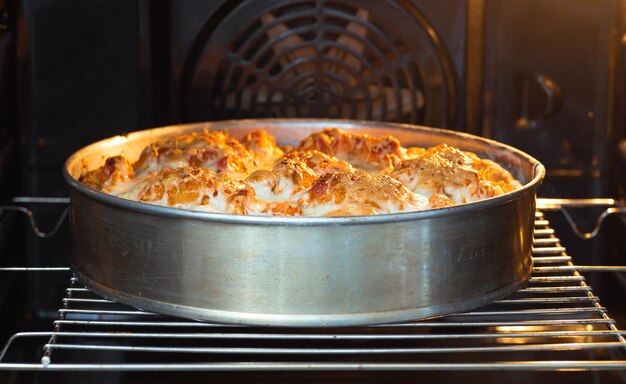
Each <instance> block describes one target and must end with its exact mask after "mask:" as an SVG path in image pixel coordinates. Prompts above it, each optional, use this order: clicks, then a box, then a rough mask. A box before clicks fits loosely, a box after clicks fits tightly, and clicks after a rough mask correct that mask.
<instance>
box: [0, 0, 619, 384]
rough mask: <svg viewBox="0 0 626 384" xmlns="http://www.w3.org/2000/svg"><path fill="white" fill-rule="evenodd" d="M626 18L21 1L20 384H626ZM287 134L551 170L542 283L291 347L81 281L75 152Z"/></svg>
mask: <svg viewBox="0 0 626 384" xmlns="http://www.w3.org/2000/svg"><path fill="white" fill-rule="evenodd" d="M625 10H626V8H625V4H624V2H623V1H618V0H601V1H590V0H570V1H569V2H568V6H567V7H564V6H563V4H562V2H561V1H559V0H530V1H529V0H525V1H522V0H446V1H441V2H431V1H422V0H411V1H409V0H384V1H380V0H378V1H374V0H370V1H349V0H297V1H273V2H264V1H258V0H247V1H229V0H222V1H203V0H202V1H201V0H186V1H184V2H175V1H171V0H166V1H162V2H158V3H157V2H148V1H143V0H134V1H126V2H111V1H105V0H96V1H92V2H89V4H87V3H84V4H83V3H82V2H71V1H65V0H47V1H28V0H0V197H1V198H2V201H0V204H2V207H1V208H0V346H2V347H4V349H3V350H1V351H0V381H3V382H15V383H18V382H38V381H40V380H52V379H54V380H59V381H60V380H63V381H66V382H72V381H79V380H80V381H85V380H90V381H98V380H100V381H102V382H147V381H156V382H169V381H174V380H176V381H179V380H181V379H184V380H188V381H193V380H205V379H207V378H210V379H212V380H215V381H224V382H229V381H239V380H268V381H269V380H272V381H293V380H296V379H297V380H305V381H314V380H315V381H319V380H333V381H346V382H350V381H382V380H396V381H409V380H410V381H412V382H415V381H424V382H431V381H433V380H440V381H444V382H459V381H464V382H465V381H473V382H484V383H489V382H496V381H502V380H508V381H511V382H527V381H528V380H532V379H537V380H543V381H546V382H547V381H550V382H586V383H588V382H626V375H625V370H626V341H625V340H624V338H625V337H626V332H625V331H620V330H623V329H626V304H624V302H625V300H624V299H625V298H626V273H624V270H625V268H624V267H620V266H624V265H626V240H625V239H624V236H623V234H624V233H626V232H625V230H626V227H625V224H626V222H625V221H624V219H625V216H624V215H623V212H624V208H623V201H624V200H623V199H624V188H625V187H626V176H625V175H624V171H623V169H624V165H626V144H624V143H626V141H624V138H625V134H624V113H625V111H626V109H625V107H624V101H625V100H624V90H625V86H626V82H625V79H624V66H625V65H626V61H625V56H624V52H626V51H624V49H625V45H624V41H626V40H625V39H626V38H624V36H626V34H625V32H626V28H625V25H626V24H625V21H626V20H624V17H625V15H626V14H625V13H624V11H625ZM275 116H276V117H334V118H356V119H368V120H385V121H398V122H406V123H413V124H421V125H428V126H436V127H444V128H449V129H454V130H459V131H465V132H469V133H474V134H479V135H483V136H486V137H491V138H494V139H496V140H499V141H502V142H505V143H508V144H511V145H513V146H515V147H518V148H520V149H522V150H524V151H526V152H528V153H530V154H531V155H532V156H534V157H536V158H537V159H539V160H540V161H542V162H543V163H544V164H545V166H546V168H547V178H546V181H545V182H544V185H543V186H542V187H541V189H540V196H539V197H540V198H542V200H540V204H539V206H540V208H541V209H542V211H541V212H539V213H538V214H537V216H536V232H535V245H534V254H533V256H534V258H535V267H536V268H535V272H534V274H533V277H532V280H531V282H530V284H529V286H528V287H527V288H525V289H523V290H522V291H520V292H519V293H517V294H516V295H514V296H512V297H510V298H507V299H505V300H502V301H500V302H497V303H494V304H492V305H490V306H487V307H485V308H480V309H478V310H476V311H471V312H469V313H464V314H458V315H454V316H447V317H444V318H440V319H433V320H428V321H422V322H409V323H404V324H397V325H386V326H379V327H355V328H335V329H292V328H262V327H232V326H225V325H218V324H205V323H197V322H190V321H185V320H181V319H174V318H168V317H163V316H157V315H152V314H147V313H144V312H140V311H137V310H134V309H132V308H128V307H124V306H122V305H119V304H116V303H112V302H110V301H108V300H106V299H104V298H102V297H98V296H96V295H94V294H93V293H91V292H89V291H87V290H85V289H84V288H83V287H81V286H80V284H78V283H77V282H76V281H74V280H73V278H72V274H71V271H69V269H68V267H67V265H68V254H69V241H68V223H67V218H66V212H67V206H68V199H67V196H68V194H69V189H68V187H67V186H66V184H65V182H64V181H63V179H62V176H61V167H62V164H63V162H64V160H65V159H66V158H67V156H69V154H70V153H71V152H73V151H74V150H76V149H78V148H80V147H82V146H84V145H86V144H89V143H91V142H93V141H96V140H99V139H103V138H106V137H110V136H113V135H115V134H121V133H124V132H130V131H135V130H139V129H144V128H149V127H153V126H161V125H168V124H176V123H183V122H193V121H205V120H218V119H229V118H247V117H251V118H252V117H275ZM607 212H609V213H610V214H606V213H607ZM600 218H602V219H603V220H602V223H601V226H600V227H599V230H598V233H597V235H595V236H593V237H592V238H590V239H583V237H585V233H589V232H592V231H593V229H594V227H596V225H597V223H599V221H598V220H600ZM577 232H578V233H577ZM587 237H589V236H587Z"/></svg>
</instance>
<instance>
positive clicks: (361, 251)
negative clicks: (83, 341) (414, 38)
mask: <svg viewBox="0 0 626 384" xmlns="http://www.w3.org/2000/svg"><path fill="white" fill-rule="evenodd" d="M326 127H338V128H341V129H344V130H348V131H351V132H362V133H363V132H365V133H370V134H373V135H393V136H395V137H397V138H398V139H400V141H401V142H402V143H403V145H405V146H413V145H420V146H426V147H428V146H433V145H437V144H440V143H447V144H450V145H453V146H457V147H459V148H461V149H464V150H468V151H472V152H475V153H477V154H478V155H479V156H481V157H486V158H490V159H493V160H495V161H497V162H499V163H500V164H501V165H503V166H504V167H505V168H507V169H508V170H509V171H511V172H512V173H513V174H514V175H515V176H516V177H518V179H520V180H521V181H522V182H523V184H524V186H523V187H522V188H521V189H518V190H516V191H513V192H510V193H507V194H505V195H502V196H498V197H495V198H491V199H487V200H483V201H479V202H475V203H470V204H465V205H460V206H454V207H449V208H443V209H434V210H427V211H419V212H408V213H398V214H389V215H375V216H352V217H264V216H245V215H231V214H217V213H207V212H198V211H189V210H182V209H176V208H170V207H161V206H156V205H150V204H145V203H140V202H135V201H130V200H125V199H121V198H118V197H115V196H111V195H107V194H104V193H102V192H99V191H96V190H93V189H91V188H88V187H86V186H85V185H83V184H81V183H80V182H78V180H77V179H78V177H79V176H80V174H81V172H84V171H85V170H91V169H94V168H96V167H98V166H100V165H102V164H103V162H104V160H105V159H106V158H107V157H109V156H113V155H118V154H120V153H122V154H124V155H125V156H127V157H128V158H129V159H131V160H135V159H136V158H137V157H138V156H139V153H140V151H141V150H142V149H143V147H145V146H146V145H147V144H149V143H151V142H154V141H158V140H161V139H163V138H165V137H168V136H170V135H176V134H181V133H184V132H190V131H199V130H203V129H210V130H227V131H229V132H230V133H231V134H232V135H233V136H235V137H239V136H243V135H244V134H245V133H247V132H249V131H250V130H253V129H257V128H263V129H265V130H267V131H268V132H270V133H271V134H272V135H274V136H275V137H277V139H278V141H279V143H280V144H291V145H293V144H297V143H298V141H299V140H300V139H302V138H304V137H305V136H307V135H309V134H311V133H312V132H315V131H319V130H321V129H323V128H326ZM544 173H545V170H544V168H543V166H542V165H541V164H540V163H539V162H538V161H537V160H535V159H533V158H532V157H530V156H528V155H526V154H524V153H523V152H521V151H519V150H516V149H514V148H511V147H509V146H506V145H503V144H500V143H497V142H494V141H491V140H487V139H483V138H479V137H476V136H472V135H468V134H462V133H457V132H450V131H445V130H439V129H432V128H425V127H419V126H412V125H402V124H391V123H381V122H365V121H351V120H324V119H260V120H233V121H221V122H212V123H197V124H187V125H179V126H170V127H164V128H156V129H151V130H146V131H141V132H134V133H131V134H128V135H125V136H117V137H113V138H110V139H107V140H103V141H100V142H97V143H94V144H92V145H89V146H87V147H85V148H83V149H81V150H79V151H77V152H76V153H74V154H73V155H72V156H71V157H70V158H69V159H68V160H67V162H66V164H65V168H64V175H65V178H66V179H67V181H68V183H69V184H70V186H71V188H72V194H71V240H72V254H71V267H72V270H73V271H74V273H75V275H76V276H77V277H78V278H79V280H80V281H81V282H82V283H83V284H84V285H85V286H87V287H88V288H90V289H92V290H94V291H95V292H97V293H99V294H101V295H103V296H105V297H108V298H111V299H113V300H116V301H119V302H122V303H125V304H129V305H131V306H134V307H137V308H141V309H145V310H149V311H153V312H157V313H163V314H168V315H174V316H181V317H186V318H192V319H198V320H205V321H213V322H220V323H234V324H250V325H277V326H344V325H361V324H376V323H386V322H396V321H406V320H411V319H421V318H428V317H434V316H439V315H444V314H449V313H453V312H459V311H466V310H469V309H472V308H476V307H479V306H482V305H484V304H487V303H489V302H492V301H494V300H497V299H500V298H502V297H505V296H507V295H509V294H511V293H513V292H515V291H516V290H517V289H519V288H520V287H521V286H523V285H524V284H525V283H526V281H527V280H528V277H529V275H530V272H531V269H532V259H531V257H530V251H531V244H532V231H533V223H534V212H535V195H536V191H537V188H538V186H539V184H540V182H541V180H542V179H543V177H544Z"/></svg>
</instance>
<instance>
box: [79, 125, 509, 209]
mask: <svg viewBox="0 0 626 384" xmlns="http://www.w3.org/2000/svg"><path fill="white" fill-rule="evenodd" d="M80 181H81V182H82V183H84V184H85V185H87V186H90V187H92V188H95V189H98V190H100V191H102V192H105V193H108V194H112V195H115V196H119V197H122V198H126V199H131V200H136V201H141V202H146V203H150V204H157V205H163V206H170V207H177V208H183V209H192V210H201V211H208V212H221V213H234V214H248V215H275V216H354V215H375V214H385V213H398V212H409V211H419V210H425V209H432V208H442V207H448V206H452V205H457V204H464V203H469V202H473V201H477V200H481V199H486V198H490V197H494V196H498V195H501V194H503V193H506V192H509V191H512V190H515V189H517V188H519V187H521V183H520V182H519V181H518V180H517V179H515V178H514V177H513V176H512V175H511V174H510V173H509V172H508V171H507V170H505V169H504V168H502V167H501V166H500V165H499V164H497V163H495V162H493V161H491V160H488V159H481V158H479V157H478V156H477V155H475V154H474V153H471V152H464V151H461V150H460V149H458V148H455V147H452V146H449V145H446V144H441V145H438V146H435V147H432V148H420V147H409V148H405V147H403V146H402V145H401V143H400V141H399V140H398V139H396V138H394V137H392V136H381V137H375V136H372V135H368V134H358V133H350V132H347V131H343V130H340V129H337V128H327V129H325V130H323V131H320V132H316V133H314V134H312V135H310V136H308V137H306V138H305V139H303V140H302V141H301V142H300V144H299V145H297V146H296V147H293V148H291V147H280V146H278V145H277V144H276V140H275V139H274V137H272V136H271V135H270V134H268V133H267V132H266V131H264V130H261V129H260V130H255V131H252V132H250V133H248V134H247V135H246V136H244V137H243V138H241V139H240V140H237V139H235V138H234V137H232V136H230V135H229V134H228V132H223V131H204V132H194V133H189V134H184V135H179V136H175V137H171V138H169V139H167V140H165V141H161V142H156V143H152V144H150V145H148V146H147V147H146V148H145V149H144V150H143V151H142V153H141V155H140V156H139V159H138V160H137V161H135V162H134V163H132V162H131V161H130V160H129V159H127V158H125V157H124V156H122V155H118V156H114V157H110V158H108V159H106V161H105V164H104V165H103V166H101V167H100V168H97V169H95V170H92V171H90V172H85V173H84V174H83V175H82V176H81V177H80Z"/></svg>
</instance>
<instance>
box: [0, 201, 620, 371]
mask: <svg viewBox="0 0 626 384" xmlns="http://www.w3.org/2000/svg"><path fill="white" fill-rule="evenodd" d="M533 258H534V263H535V267H534V271H533V275H532V277H531V279H530V282H529V285H528V286H527V287H526V288H524V289H522V290H520V291H519V292H518V293H516V294H514V295H513V296H511V297H508V298H506V299H504V300H500V301H497V302H495V303H493V304H491V305H489V306H486V307H483V308H479V309H476V310H474V311H470V312H466V313H459V314H455V315H450V316H446V317H442V318H437V319H431V320H425V321H414V322H406V323H400V324H388V325H378V326H366V327H365V326H364V327H349V328H278V327H247V326H234V325H223V324H212V323H203V322H196V321H192V320H184V319H178V318H172V317H167V316H161V315H157V314H153V313H148V312H143V311H138V310H136V309H133V308H129V307H127V306H124V305H121V304H117V303H115V302H112V301H110V300H107V299H105V298H102V297H100V296H97V295H96V294H94V293H92V292H90V291H89V290H87V289H86V288H84V287H82V286H80V284H79V283H78V282H77V281H76V280H75V279H74V278H72V279H71V281H70V285H69V287H68V288H67V290H66V294H65V297H64V298H63V299H62V307H61V308H60V309H59V316H58V319H57V320H55V321H54V324H53V327H52V328H53V329H52V331H49V332H21V333H17V334H14V335H13V336H12V337H11V338H10V339H9V340H8V341H7V343H6V345H5V346H4V348H3V349H2V351H0V370H42V371H45V370H47V371H57V370H82V371H98V370H118V371H212V372H220V371H240V372H241V371H357V370H358V371H426V370H428V371H444V370H445V371H487V370H492V371H493V370H523V371H535V370H563V369H567V370H569V369H584V370H626V339H625V337H626V331H624V330H619V329H618V328H617V327H616V325H615V321H614V320H613V319H612V318H611V317H610V316H609V315H608V313H607V310H606V308H604V307H603V306H602V305H601V303H600V299H599V298H598V297H597V296H596V295H595V294H594V293H593V290H592V288H591V287H590V286H589V285H588V284H587V283H586V281H585V278H584V276H583V275H581V273H580V271H579V270H578V269H577V267H576V266H575V265H574V264H573V263H572V260H571V257H570V256H568V255H567V252H566V249H565V248H564V247H563V246H561V244H560V240H559V239H558V238H557V237H556V236H555V234H554V230H553V229H551V228H550V226H549V223H548V221H547V220H546V219H545V217H544V216H543V215H542V214H541V213H537V216H536V221H535V232H534V247H533ZM33 339H34V340H37V342H38V343H39V347H38V348H39V351H40V353H39V356H38V357H37V358H36V360H30V361H28V360H24V359H20V358H19V357H16V356H17V354H13V353H12V349H13V348H16V345H17V344H19V343H20V342H23V341H25V340H30V341H32V340H33Z"/></svg>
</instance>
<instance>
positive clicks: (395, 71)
mask: <svg viewBox="0 0 626 384" xmlns="http://www.w3.org/2000/svg"><path fill="white" fill-rule="evenodd" d="M207 28H208V29H209V30H210V33H208V34H205V35H204V36H206V37H204V38H201V37H200V36H202V34H201V35H199V39H201V40H203V41H198V40H197V41H196V42H195V44H194V46H195V47H196V48H195V50H196V51H195V52H193V49H192V52H191V54H190V55H189V62H188V63H187V64H188V65H187V66H186V68H187V72H188V73H187V75H186V76H185V75H184V76H183V78H187V81H186V84H183V85H184V86H185V85H186V87H185V88H184V89H183V100H184V102H183V105H184V106H186V108H187V109H186V110H184V111H183V112H184V113H185V112H186V116H185V117H186V118H187V119H189V120H205V119H224V118H246V117H330V118H354V119H367V120H385V121H403V122H411V123H418V124H425V125H431V126H440V127H446V126H449V125H451V124H452V120H453V119H454V109H455V108H454V107H455V102H456V100H455V99H456V97H455V81H454V77H453V70H452V69H451V64H450V62H449V59H448V56H447V54H446V51H445V49H444V47H443V45H442V43H441V41H440V39H439V37H438V36H437V35H436V32H435V31H434V29H433V28H432V26H430V25H429V24H428V22H427V21H426V19H425V18H424V17H423V15H422V14H421V13H420V12H419V10H418V9H417V8H415V7H414V6H413V5H411V4H410V3H408V2H400V1H383V0H370V1H324V0H303V1H293V0H290V1H245V2H243V3H241V4H239V5H237V6H236V7H234V8H232V9H231V10H230V11H229V12H228V14H227V15H226V16H225V17H222V18H221V19H220V20H219V22H217V23H215V22H214V20H210V21H209V22H208V23H207V25H206V26H205V29H207Z"/></svg>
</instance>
